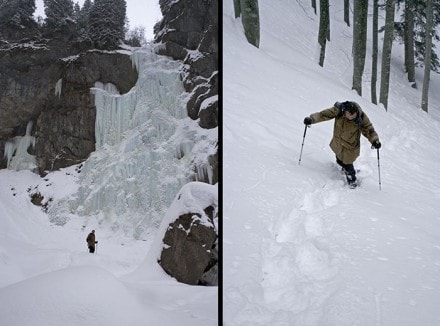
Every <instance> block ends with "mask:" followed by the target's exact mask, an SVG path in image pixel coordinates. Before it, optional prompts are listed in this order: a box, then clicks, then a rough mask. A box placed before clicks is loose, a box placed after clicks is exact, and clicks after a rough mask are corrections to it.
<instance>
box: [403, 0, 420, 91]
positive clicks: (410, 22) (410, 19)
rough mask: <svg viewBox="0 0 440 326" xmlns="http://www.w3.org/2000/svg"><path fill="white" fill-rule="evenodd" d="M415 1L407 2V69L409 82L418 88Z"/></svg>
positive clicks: (405, 36) (408, 0)
mask: <svg viewBox="0 0 440 326" xmlns="http://www.w3.org/2000/svg"><path fill="white" fill-rule="evenodd" d="M413 10H414V0H405V35H404V39H405V41H404V43H405V68H406V72H407V73H408V81H409V82H410V83H413V87H414V88H416V87H417V85H416V79H415V78H416V77H415V64H414V12H413Z"/></svg>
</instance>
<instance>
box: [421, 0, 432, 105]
mask: <svg viewBox="0 0 440 326" xmlns="http://www.w3.org/2000/svg"><path fill="white" fill-rule="evenodd" d="M432 25H433V8H432V0H427V1H426V28H425V35H426V39H425V48H426V53H425V72H424V74H423V89H422V110H423V111H425V112H428V93H429V79H430V73H431V51H432V34H433V33H432V32H433V30H432Z"/></svg>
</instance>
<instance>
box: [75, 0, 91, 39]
mask: <svg viewBox="0 0 440 326" xmlns="http://www.w3.org/2000/svg"><path fill="white" fill-rule="evenodd" d="M91 9H92V1H91V0H85V1H84V4H83V6H82V8H81V9H80V10H79V12H78V14H77V18H76V25H77V31H78V34H79V35H80V38H86V37H88V35H89V19H90V11H91Z"/></svg>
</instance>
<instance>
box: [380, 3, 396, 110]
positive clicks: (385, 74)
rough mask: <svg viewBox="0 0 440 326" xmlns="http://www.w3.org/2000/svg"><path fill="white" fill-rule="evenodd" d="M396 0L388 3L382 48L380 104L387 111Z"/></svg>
mask: <svg viewBox="0 0 440 326" xmlns="http://www.w3.org/2000/svg"><path fill="white" fill-rule="evenodd" d="M394 9H395V5H394V0H387V1H386V13H385V35H384V39H383V48H382V70H381V73H380V96H379V102H380V103H382V104H383V106H384V107H385V110H387V109H388V92H389V88H390V69H391V49H392V46H393V32H394Z"/></svg>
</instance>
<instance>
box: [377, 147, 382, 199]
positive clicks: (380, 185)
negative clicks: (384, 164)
mask: <svg viewBox="0 0 440 326" xmlns="http://www.w3.org/2000/svg"><path fill="white" fill-rule="evenodd" d="M377 170H378V171H379V190H382V183H381V182H380V161H379V148H378V149H377Z"/></svg>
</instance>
